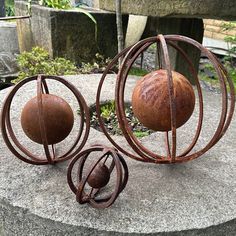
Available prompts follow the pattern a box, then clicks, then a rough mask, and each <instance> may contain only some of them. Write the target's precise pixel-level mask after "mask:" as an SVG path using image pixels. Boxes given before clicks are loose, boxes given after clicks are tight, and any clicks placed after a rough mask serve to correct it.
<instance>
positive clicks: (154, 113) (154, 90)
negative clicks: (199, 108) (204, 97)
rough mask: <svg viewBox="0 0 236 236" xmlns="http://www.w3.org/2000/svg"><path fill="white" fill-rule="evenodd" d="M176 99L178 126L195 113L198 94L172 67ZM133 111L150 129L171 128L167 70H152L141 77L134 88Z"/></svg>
mask: <svg viewBox="0 0 236 236" xmlns="http://www.w3.org/2000/svg"><path fill="white" fill-rule="evenodd" d="M172 78H173V88H174V100H175V104H176V128H178V127H180V126H182V125H183V124H184V123H185V122H186V121H187V120H188V119H189V118H190V116H191V115H192V113H193V110H194V106H195V95H194V91H193V88H192V85H191V84H190V82H189V81H188V80H187V79H186V78H185V77H184V76H183V75H181V74H180V73H178V72H176V71H172ZM132 107H133V112H134V115H135V116H136V117H137V118H138V119H139V121H140V122H141V123H142V124H143V125H144V126H146V127H147V128H149V129H152V130H155V131H169V130H171V111H170V97H169V90H168V76H167V71H166V70H163V69H160V70H156V71H153V72H151V73H149V74H147V75H146V76H144V77H143V78H142V79H140V80H139V81H138V82H137V84H136V86H135V88H134V91H133V95H132Z"/></svg>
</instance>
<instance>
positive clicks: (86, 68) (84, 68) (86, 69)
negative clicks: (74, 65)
mask: <svg viewBox="0 0 236 236" xmlns="http://www.w3.org/2000/svg"><path fill="white" fill-rule="evenodd" d="M110 62H111V59H110V58H105V57H104V56H102V55H100V54H99V53H97V54H96V55H95V58H94V59H93V61H92V62H88V63H84V62H82V63H81V66H80V68H79V72H80V73H82V74H91V73H102V72H103V71H104V70H105V69H106V67H107V65H108V64H109V63H110Z"/></svg>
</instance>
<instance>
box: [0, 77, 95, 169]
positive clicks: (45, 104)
mask: <svg viewBox="0 0 236 236" xmlns="http://www.w3.org/2000/svg"><path fill="white" fill-rule="evenodd" d="M47 80H54V81H57V82H59V83H61V84H63V85H64V86H66V87H67V88H68V89H69V90H70V91H71V92H72V94H73V95H74V96H75V97H76V100H77V102H78V107H79V108H80V111H81V114H80V125H79V128H78V131H77V132H78V134H77V136H76V138H75V140H74V142H73V143H72V145H71V146H70V147H68V149H67V150H66V151H65V152H64V153H63V154H60V155H57V154H56V151H55V144H56V143H59V142H61V141H63V140H64V139H65V138H66V137H67V136H68V135H69V134H70V132H71V129H72V127H73V124H74V115H73V111H72V109H71V107H70V106H69V104H68V103H67V102H66V101H65V100H64V99H63V98H60V97H58V96H56V95H52V94H49V88H48V86H47ZM31 81H36V82H37V96H36V97H34V98H32V99H31V100H30V101H29V102H28V103H26V105H25V106H24V108H23V111H22V114H21V124H22V128H23V130H24V132H25V134H26V135H27V136H28V137H29V138H30V139H31V140H33V141H34V142H37V143H39V144H42V145H43V148H44V152H45V156H38V155H36V154H34V153H31V152H30V151H29V149H27V147H24V146H23V145H22V144H21V142H20V140H18V139H17V137H16V135H15V133H14V130H13V128H12V124H11V119H10V110H11V105H12V100H13V98H14V95H15V94H16V93H17V91H18V90H19V89H20V88H21V87H22V86H24V85H25V84H26V83H29V82H31ZM89 120H90V115H89V109H88V107H87V105H86V102H85V100H84V98H83V96H82V95H81V94H80V92H79V91H78V90H77V89H76V88H75V87H74V86H73V85H72V84H70V83H69V82H68V81H66V80H64V79H63V78H61V77H58V76H44V75H38V76H33V77H29V78H26V79H24V80H23V81H21V82H20V83H18V84H17V85H15V86H14V87H13V89H12V90H11V91H10V93H9V94H8V96H7V97H6V99H5V101H4V103H3V108H2V113H1V131H2V135H3V139H4V141H5V143H6V145H7V147H8V148H9V149H10V151H11V152H12V153H13V154H14V155H15V156H16V157H18V158H19V159H20V160H22V161H25V162H27V163H29V164H35V165H45V164H54V163H57V162H62V161H65V160H68V159H70V158H72V157H74V156H75V155H77V154H78V153H79V152H80V150H81V149H82V148H83V147H84V145H85V143H86V141H87V138H88V135H89V128H90V122H89ZM62 144H63V143H62Z"/></svg>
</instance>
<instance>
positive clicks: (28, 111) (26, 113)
mask: <svg viewBox="0 0 236 236" xmlns="http://www.w3.org/2000/svg"><path fill="white" fill-rule="evenodd" d="M42 119H43V123H44V126H45V132H46V137H47V142H48V144H55V143H59V142H61V141H62V140H64V139H65V138H66V137H67V136H68V134H69V133H70V131H71V130H72V127H73V124H74V115H73V111H72V109H71V107H70V106H69V104H68V103H67V102H66V101H65V100H64V99H62V98H60V97H58V96H56V95H52V94H42ZM21 125H22V128H23V130H24V132H25V134H26V135H27V136H28V137H29V138H30V139H31V140H33V141H34V142H36V143H40V144H42V143H43V141H42V137H41V132H42V127H41V128H40V125H42V122H41V124H40V120H39V105H38V98H37V97H34V98H32V99H31V100H30V101H28V102H27V103H26V105H25V106H24V108H23V110H22V113H21Z"/></svg>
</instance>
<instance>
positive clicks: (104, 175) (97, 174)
mask: <svg viewBox="0 0 236 236" xmlns="http://www.w3.org/2000/svg"><path fill="white" fill-rule="evenodd" d="M109 180H110V172H109V169H108V168H107V166H106V165H104V164H98V165H97V166H96V167H95V168H94V170H93V172H92V173H91V174H90V175H89V177H88V184H89V186H90V187H92V188H103V187H105V186H106V185H107V184H108V182H109Z"/></svg>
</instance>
